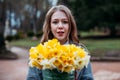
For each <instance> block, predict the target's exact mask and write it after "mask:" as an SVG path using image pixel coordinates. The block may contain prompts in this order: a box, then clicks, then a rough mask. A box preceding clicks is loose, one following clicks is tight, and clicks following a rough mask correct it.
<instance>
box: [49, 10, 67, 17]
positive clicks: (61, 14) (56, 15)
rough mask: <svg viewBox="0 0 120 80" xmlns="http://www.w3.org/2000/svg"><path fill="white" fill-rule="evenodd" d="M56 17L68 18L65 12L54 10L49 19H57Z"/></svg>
mask: <svg viewBox="0 0 120 80" xmlns="http://www.w3.org/2000/svg"><path fill="white" fill-rule="evenodd" d="M58 18H65V19H68V18H67V16H66V14H65V12H63V11H59V10H58V11H56V12H54V13H53V14H52V16H51V19H58Z"/></svg>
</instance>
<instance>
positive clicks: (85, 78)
mask: <svg viewBox="0 0 120 80" xmlns="http://www.w3.org/2000/svg"><path fill="white" fill-rule="evenodd" d="M77 80H94V79H93V74H92V70H91V64H90V63H89V64H88V66H87V67H84V68H83V69H82V70H79V71H77Z"/></svg>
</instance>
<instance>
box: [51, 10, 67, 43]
mask: <svg viewBox="0 0 120 80" xmlns="http://www.w3.org/2000/svg"><path fill="white" fill-rule="evenodd" d="M51 31H52V33H53V36H54V37H55V38H57V39H58V40H59V41H60V43H61V44H64V43H65V42H66V41H67V39H68V32H69V21H68V17H67V16H66V15H65V13H64V12H62V11H56V12H55V13H53V15H52V16H51Z"/></svg>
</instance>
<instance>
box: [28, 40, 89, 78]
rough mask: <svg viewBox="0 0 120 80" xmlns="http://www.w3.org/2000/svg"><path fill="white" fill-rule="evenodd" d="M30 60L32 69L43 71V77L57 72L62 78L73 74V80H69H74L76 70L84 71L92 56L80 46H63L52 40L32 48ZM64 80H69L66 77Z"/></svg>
mask: <svg viewBox="0 0 120 80" xmlns="http://www.w3.org/2000/svg"><path fill="white" fill-rule="evenodd" d="M29 59H30V62H29V65H30V66H31V67H37V68H38V69H41V70H43V72H44V73H43V77H44V75H45V76H46V75H47V74H48V73H50V74H51V73H52V72H51V71H56V70H57V71H58V72H60V75H62V76H63V75H65V76H66V75H67V74H69V73H70V75H71V74H73V76H72V79H68V80H73V78H74V73H73V72H74V71H75V70H76V69H82V68H83V67H84V66H86V67H87V65H88V63H89V60H90V56H89V55H88V52H86V51H85V50H84V49H83V48H80V46H76V45H74V44H68V45H61V44H60V43H59V42H58V40H57V39H52V40H49V41H48V42H45V43H44V44H39V45H37V46H36V47H31V49H30V57H29ZM45 71H47V73H46V72H45ZM62 73H63V74H62ZM55 74H58V73H55ZM52 76H53V75H52ZM59 77H60V79H55V78H54V79H48V78H46V77H44V78H45V79H44V80H62V79H61V76H59ZM64 80H67V78H66V79H65V77H64Z"/></svg>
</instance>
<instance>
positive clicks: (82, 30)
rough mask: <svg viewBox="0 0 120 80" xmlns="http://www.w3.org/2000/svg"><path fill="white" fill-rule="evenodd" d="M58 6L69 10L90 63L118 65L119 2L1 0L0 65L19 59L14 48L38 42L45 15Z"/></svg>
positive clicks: (119, 39)
mask: <svg viewBox="0 0 120 80" xmlns="http://www.w3.org/2000/svg"><path fill="white" fill-rule="evenodd" d="M57 4H64V5H66V6H68V7H69V8H70V9H71V11H72V13H73V15H74V17H75V20H76V24H77V28H78V36H79V39H80V42H81V43H83V44H85V45H86V47H87V48H88V50H89V51H90V53H91V60H92V61H103V63H104V61H109V62H113V61H114V62H113V63H115V62H117V64H119V65H120V63H119V62H120V0H0V59H2V60H0V62H1V63H3V62H4V60H8V59H9V60H10V59H12V60H13V59H14V60H17V59H19V56H18V55H21V54H20V53H19V54H16V53H18V52H19V50H18V51H16V50H17V49H16V48H15V51H14V50H12V51H11V49H13V47H19V48H22V49H26V50H29V48H30V47H31V46H36V45H37V44H39V43H40V38H41V35H42V33H43V32H42V25H43V22H44V18H45V15H46V12H47V11H48V9H49V8H50V7H52V6H55V5H57ZM23 53H24V54H27V53H25V52H23ZM23 53H22V54H23ZM24 54H23V55H24ZM23 55H22V56H23ZM24 56H28V55H24ZM25 58H27V59H28V57H25ZM22 59H24V58H22ZM13 62H14V61H13ZM1 65H2V64H1ZM93 65H94V64H93ZM113 66H114V65H113ZM113 66H112V67H113ZM116 71H117V70H116ZM118 73H119V76H120V70H118ZM0 74H2V72H1V73H0ZM119 79H120V77H119ZM6 80H12V79H6ZM15 80H18V79H15ZM21 80H22V79H21ZM101 80H104V79H101ZM109 80H112V79H109ZM114 80H115V79H114ZM116 80H117V79H116Z"/></svg>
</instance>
